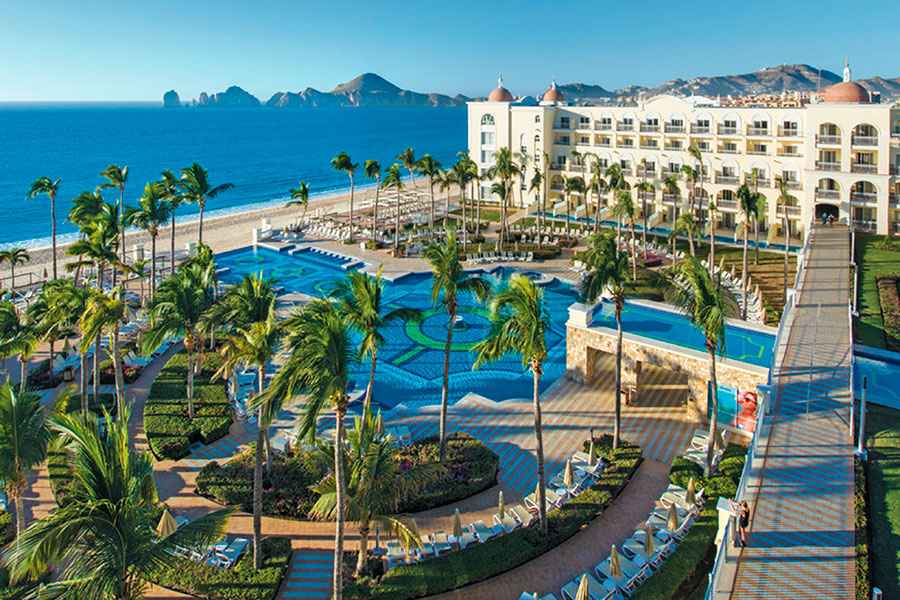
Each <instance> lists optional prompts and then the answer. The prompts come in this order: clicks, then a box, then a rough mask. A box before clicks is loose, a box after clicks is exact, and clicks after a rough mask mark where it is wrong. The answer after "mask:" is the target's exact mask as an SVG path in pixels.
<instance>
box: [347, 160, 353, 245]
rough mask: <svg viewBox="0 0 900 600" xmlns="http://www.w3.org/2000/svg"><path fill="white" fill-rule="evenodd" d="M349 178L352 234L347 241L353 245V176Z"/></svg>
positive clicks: (349, 175) (350, 175)
mask: <svg viewBox="0 0 900 600" xmlns="http://www.w3.org/2000/svg"><path fill="white" fill-rule="evenodd" d="M348 177H349V178H350V210H349V217H350V234H349V235H348V237H347V239H348V240H349V241H350V242H351V243H352V242H353V175H352V174H348Z"/></svg>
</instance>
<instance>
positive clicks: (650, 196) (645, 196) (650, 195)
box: [638, 192, 656, 202]
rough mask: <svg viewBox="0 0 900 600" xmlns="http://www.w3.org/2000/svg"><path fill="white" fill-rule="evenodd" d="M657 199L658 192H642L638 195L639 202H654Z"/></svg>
mask: <svg viewBox="0 0 900 600" xmlns="http://www.w3.org/2000/svg"><path fill="white" fill-rule="evenodd" d="M655 199H656V192H641V193H639V194H638V200H643V201H644V202H653V201H654V200H655Z"/></svg>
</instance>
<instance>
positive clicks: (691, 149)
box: [681, 142, 704, 213]
mask: <svg viewBox="0 0 900 600" xmlns="http://www.w3.org/2000/svg"><path fill="white" fill-rule="evenodd" d="M687 151H688V154H690V156H691V158H693V159H694V160H695V161H697V166H696V167H695V168H694V169H693V178H691V191H692V192H693V191H694V189H693V188H694V187H695V186H697V183H698V182H699V183H700V185H699V188H700V197H701V198H702V197H703V177H704V173H703V155H702V154H701V152H700V146H698V145H697V142H691V144H690V146H688V150H687ZM684 166H685V165H683V166H682V167H681V170H682V172H684V171H685V169H684ZM694 197H695V196H694V194H693V193H692V194H691V195H690V199H691V213H693V212H694V211H695V210H696V207H695V206H694Z"/></svg>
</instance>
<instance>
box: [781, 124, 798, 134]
mask: <svg viewBox="0 0 900 600" xmlns="http://www.w3.org/2000/svg"><path fill="white" fill-rule="evenodd" d="M781 128H782V129H783V130H784V132H785V133H792V134H796V133H797V130H798V129H799V128H798V127H797V122H796V121H785V122H784V123H782V125H781Z"/></svg>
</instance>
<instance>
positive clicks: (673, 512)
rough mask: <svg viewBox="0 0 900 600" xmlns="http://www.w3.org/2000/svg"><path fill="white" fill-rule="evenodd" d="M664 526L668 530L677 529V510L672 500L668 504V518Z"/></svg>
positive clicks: (673, 530)
mask: <svg viewBox="0 0 900 600" xmlns="http://www.w3.org/2000/svg"><path fill="white" fill-rule="evenodd" d="M666 526H667V527H668V528H669V531H672V532H675V531H678V510H677V509H676V508H675V503H674V502H673V503H672V504H670V505H669V520H668V521H667V522H666Z"/></svg>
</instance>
